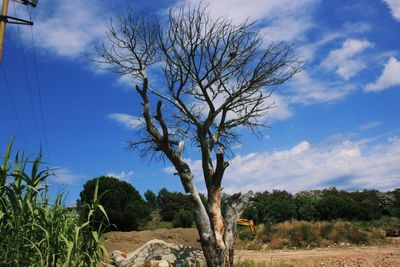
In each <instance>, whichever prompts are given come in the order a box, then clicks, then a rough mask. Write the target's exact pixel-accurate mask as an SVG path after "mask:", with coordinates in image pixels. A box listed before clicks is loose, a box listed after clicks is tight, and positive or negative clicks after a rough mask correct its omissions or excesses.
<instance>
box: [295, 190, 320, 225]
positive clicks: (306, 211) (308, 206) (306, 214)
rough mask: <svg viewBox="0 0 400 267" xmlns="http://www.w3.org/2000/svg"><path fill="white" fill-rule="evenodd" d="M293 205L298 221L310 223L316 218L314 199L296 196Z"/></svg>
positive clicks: (315, 201)
mask: <svg viewBox="0 0 400 267" xmlns="http://www.w3.org/2000/svg"><path fill="white" fill-rule="evenodd" d="M295 203H296V208H297V219H298V220H306V221H312V220H314V219H315V218H316V215H317V209H316V207H315V205H316V204H317V203H318V202H317V200H316V199H315V198H313V197H310V196H306V195H297V196H296V198H295Z"/></svg>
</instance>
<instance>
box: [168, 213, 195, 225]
mask: <svg viewBox="0 0 400 267" xmlns="http://www.w3.org/2000/svg"><path fill="white" fill-rule="evenodd" d="M192 224H193V215H192V213H191V212H190V211H187V210H179V211H178V213H177V214H175V217H174V219H173V221H172V225H173V226H174V227H175V228H177V227H182V228H190V227H192Z"/></svg>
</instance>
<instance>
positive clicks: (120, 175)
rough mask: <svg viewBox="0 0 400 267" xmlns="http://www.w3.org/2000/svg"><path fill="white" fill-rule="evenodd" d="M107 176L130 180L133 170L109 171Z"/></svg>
mask: <svg viewBox="0 0 400 267" xmlns="http://www.w3.org/2000/svg"><path fill="white" fill-rule="evenodd" d="M106 176H111V177H115V178H117V179H119V180H123V181H129V180H130V179H131V178H132V176H133V171H128V172H124V171H122V172H119V173H115V172H109V173H107V175H106Z"/></svg>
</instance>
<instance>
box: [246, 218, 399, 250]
mask: <svg viewBox="0 0 400 267" xmlns="http://www.w3.org/2000/svg"><path fill="white" fill-rule="evenodd" d="M399 223H400V220H399V219H395V218H389V217H386V218H382V219H380V220H375V221H371V222H368V223H366V222H349V221H341V220H338V221H330V222H328V221H320V222H307V221H291V222H290V221H286V222H283V223H278V224H261V225H258V226H257V228H258V229H257V239H256V240H254V241H252V243H250V246H249V249H250V248H251V249H259V248H261V246H262V245H264V244H266V245H267V247H268V248H270V249H282V248H313V247H328V246H331V247H335V246H350V245H378V244H384V243H386V242H387V240H386V233H385V230H386V229H388V228H391V227H396V226H397V225H398V224H399ZM238 234H239V238H240V239H242V240H253V237H252V236H251V235H250V234H249V231H248V229H245V228H241V229H239V233H238Z"/></svg>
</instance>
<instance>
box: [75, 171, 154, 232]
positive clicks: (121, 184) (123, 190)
mask: <svg viewBox="0 0 400 267" xmlns="http://www.w3.org/2000/svg"><path fill="white" fill-rule="evenodd" d="M97 183H98V184H99V189H98V190H99V194H100V195H101V196H102V198H101V200H100V203H101V204H102V205H103V207H104V209H105V211H106V212H107V214H108V218H109V220H110V223H111V224H112V225H115V227H116V228H117V230H119V231H131V230H138V229H139V228H140V227H142V226H144V225H145V224H146V222H148V221H149V219H150V209H149V208H148V207H147V205H146V203H145V201H144V200H143V198H142V197H141V195H140V194H139V192H138V191H137V190H136V189H135V188H134V187H133V186H132V185H131V184H129V183H127V182H125V181H121V180H119V179H117V178H114V177H107V176H102V177H98V178H95V179H92V180H89V181H87V182H86V183H85V185H84V186H83V190H82V192H81V193H80V199H79V200H78V207H79V209H80V213H81V216H82V217H86V216H87V214H88V210H87V209H85V207H84V204H85V203H87V204H91V203H92V202H93V197H92V196H93V191H94V190H95V187H96V184H97ZM94 216H95V218H96V220H97V222H101V220H102V216H103V215H102V214H101V213H99V212H96V213H95V215H94Z"/></svg>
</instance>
